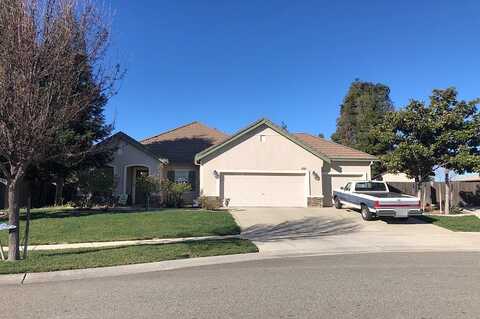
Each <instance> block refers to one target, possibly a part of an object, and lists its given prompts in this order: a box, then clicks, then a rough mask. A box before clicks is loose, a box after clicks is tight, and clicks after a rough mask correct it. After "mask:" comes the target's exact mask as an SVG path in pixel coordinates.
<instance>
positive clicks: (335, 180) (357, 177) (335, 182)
mask: <svg viewBox="0 0 480 319" xmlns="http://www.w3.org/2000/svg"><path fill="white" fill-rule="evenodd" d="M362 180H365V177H364V176H363V174H352V175H342V176H332V193H333V191H334V190H337V189H340V187H342V186H345V185H346V184H347V183H348V182H350V181H362Z"/></svg>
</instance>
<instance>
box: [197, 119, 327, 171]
mask: <svg viewBox="0 0 480 319" xmlns="http://www.w3.org/2000/svg"><path fill="white" fill-rule="evenodd" d="M262 125H265V126H267V127H269V128H271V129H272V130H274V131H275V132H277V133H278V134H280V135H281V136H283V137H285V138H286V139H288V140H290V141H291V142H293V143H295V144H297V145H298V146H300V147H301V148H303V149H305V150H306V151H308V152H310V153H312V154H313V155H315V156H317V157H319V158H320V159H322V160H324V161H325V162H328V163H330V159H329V158H328V157H327V156H326V155H325V154H323V153H322V152H321V151H319V150H316V149H314V148H312V147H311V146H310V145H308V144H305V143H304V142H302V141H301V140H299V139H297V138H296V137H295V136H293V135H292V134H290V133H288V132H287V131H285V130H284V129H282V128H280V127H278V126H277V125H275V124H274V123H272V122H271V121H270V120H268V119H265V118H263V119H260V120H258V121H256V122H254V123H252V124H251V125H249V126H247V127H246V128H244V129H242V130H240V131H238V132H237V133H236V134H234V135H232V136H230V137H229V138H227V139H225V140H224V141H222V142H221V143H218V144H216V145H212V146H211V147H209V148H207V149H205V150H203V151H201V152H200V153H198V154H196V155H195V163H198V162H199V161H200V160H202V159H203V158H205V157H206V156H208V155H210V154H212V153H213V152H215V151H218V150H220V149H222V148H224V147H226V146H228V145H230V144H231V143H234V142H235V141H237V140H238V139H240V138H241V137H242V136H244V135H245V134H247V133H249V132H251V131H253V130H255V129H257V128H258V127H260V126H262Z"/></svg>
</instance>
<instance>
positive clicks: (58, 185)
mask: <svg viewBox="0 0 480 319" xmlns="http://www.w3.org/2000/svg"><path fill="white" fill-rule="evenodd" d="M64 184H65V178H64V177H63V176H60V175H58V176H57V178H56V181H55V206H61V205H63V185H64Z"/></svg>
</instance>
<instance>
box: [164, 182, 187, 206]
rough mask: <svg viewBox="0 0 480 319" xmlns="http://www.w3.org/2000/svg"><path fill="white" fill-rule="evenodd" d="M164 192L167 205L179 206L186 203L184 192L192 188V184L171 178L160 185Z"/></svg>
mask: <svg viewBox="0 0 480 319" xmlns="http://www.w3.org/2000/svg"><path fill="white" fill-rule="evenodd" d="M160 188H161V190H162V191H163V192H164V195H165V200H164V204H165V205H166V206H167V207H175V208H179V207H182V206H183V205H184V201H183V193H185V192H189V191H191V190H192V186H191V185H190V184H188V183H177V182H172V181H169V180H166V181H163V182H162V183H161V186H160Z"/></svg>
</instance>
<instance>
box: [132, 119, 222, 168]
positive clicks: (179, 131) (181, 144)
mask: <svg viewBox="0 0 480 319" xmlns="http://www.w3.org/2000/svg"><path fill="white" fill-rule="evenodd" d="M227 137H228V135H226V134H225V133H223V132H221V131H219V130H217V129H214V128H210V127H208V126H206V125H204V124H202V123H200V122H192V123H189V124H186V125H183V126H180V127H177V128H175V129H172V130H169V131H166V132H163V133H161V134H159V135H156V136H153V137H150V138H147V139H144V140H142V141H141V143H142V144H143V145H144V146H145V147H147V148H148V149H149V150H150V151H151V152H153V153H155V154H156V155H157V156H159V157H164V158H167V159H168V160H169V161H170V162H171V163H179V164H180V163H181V164H193V161H194V158H195V155H196V154H197V153H199V152H201V151H203V150H205V149H206V148H209V147H211V146H212V145H216V144H218V143H220V142H222V141H223V140H225V139H226V138H227Z"/></svg>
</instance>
